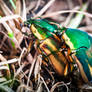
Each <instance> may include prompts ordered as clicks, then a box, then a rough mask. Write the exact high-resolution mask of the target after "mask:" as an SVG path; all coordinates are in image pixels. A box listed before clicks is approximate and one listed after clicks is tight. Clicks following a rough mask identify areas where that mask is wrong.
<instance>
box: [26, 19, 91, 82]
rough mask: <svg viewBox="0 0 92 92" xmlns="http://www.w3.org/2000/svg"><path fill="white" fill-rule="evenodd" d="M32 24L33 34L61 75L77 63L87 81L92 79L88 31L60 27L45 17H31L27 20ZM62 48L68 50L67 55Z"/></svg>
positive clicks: (40, 47) (42, 50)
mask: <svg viewBox="0 0 92 92" xmlns="http://www.w3.org/2000/svg"><path fill="white" fill-rule="evenodd" d="M25 24H26V25H30V29H31V31H32V33H33V35H34V36H35V37H36V38H37V40H39V43H38V44H39V45H38V46H39V49H40V52H42V54H43V53H44V54H45V55H46V56H48V59H49V60H50V62H51V63H52V65H53V66H54V68H55V70H56V71H57V72H58V73H59V74H60V75H67V74H68V72H71V71H72V70H73V64H72V63H71V62H74V63H77V65H78V67H79V69H80V73H81V75H82V77H83V79H84V81H85V82H88V81H92V37H91V36H89V35H88V34H87V33H86V32H84V31H81V30H78V29H71V28H59V27H58V26H57V25H56V23H50V22H49V21H46V20H43V19H30V20H28V21H27V22H25ZM60 48H61V49H65V50H66V51H67V55H66V56H65V55H64V54H63V53H62V52H60Z"/></svg>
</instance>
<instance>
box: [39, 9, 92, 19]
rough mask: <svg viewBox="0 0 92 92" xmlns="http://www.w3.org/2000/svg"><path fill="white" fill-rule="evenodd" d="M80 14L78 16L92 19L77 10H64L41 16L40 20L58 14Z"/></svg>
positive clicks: (89, 15) (87, 14)
mask: <svg viewBox="0 0 92 92" xmlns="http://www.w3.org/2000/svg"><path fill="white" fill-rule="evenodd" d="M72 12H74V13H80V14H84V15H85V16H87V17H91V18H92V14H90V13H88V12H83V11H77V10H64V11H57V12H53V13H50V14H46V15H42V16H41V17H42V18H47V17H52V16H56V15H58V14H64V13H72Z"/></svg>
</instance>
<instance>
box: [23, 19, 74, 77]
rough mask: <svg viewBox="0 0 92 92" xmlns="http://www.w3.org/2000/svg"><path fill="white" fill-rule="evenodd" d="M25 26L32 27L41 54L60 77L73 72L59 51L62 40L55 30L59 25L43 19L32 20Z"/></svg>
mask: <svg viewBox="0 0 92 92" xmlns="http://www.w3.org/2000/svg"><path fill="white" fill-rule="evenodd" d="M24 24H25V25H27V26H29V27H30V29H31V31H32V34H33V36H35V38H36V40H35V43H37V45H38V50H39V52H40V53H41V54H42V55H45V56H47V58H48V60H49V61H50V63H51V64H52V65H53V67H54V69H55V70H56V71H57V72H58V73H59V74H60V75H62V76H66V75H67V74H68V73H69V72H71V71H72V70H73V67H72V65H71V64H69V62H68V60H67V58H66V57H65V55H64V54H63V53H61V51H60V50H59V49H60V48H61V45H60V44H61V39H60V38H59V37H58V36H57V35H56V34H55V32H56V31H55V30H58V27H57V25H55V24H53V23H51V24H50V22H48V21H45V20H43V19H30V20H28V21H27V22H24Z"/></svg>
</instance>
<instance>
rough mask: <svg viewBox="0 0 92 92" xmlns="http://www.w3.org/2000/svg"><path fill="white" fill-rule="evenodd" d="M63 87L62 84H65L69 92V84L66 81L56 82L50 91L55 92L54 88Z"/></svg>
mask: <svg viewBox="0 0 92 92" xmlns="http://www.w3.org/2000/svg"><path fill="white" fill-rule="evenodd" d="M58 86H60V87H62V86H65V87H66V89H67V92H68V86H67V85H66V84H65V83H64V82H57V83H56V84H54V85H53V86H52V88H51V90H50V92H54V90H55V89H56V88H57V87H58Z"/></svg>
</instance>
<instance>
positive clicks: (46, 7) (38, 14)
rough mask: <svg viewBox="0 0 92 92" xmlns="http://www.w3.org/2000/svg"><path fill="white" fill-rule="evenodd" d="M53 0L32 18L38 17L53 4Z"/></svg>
mask: <svg viewBox="0 0 92 92" xmlns="http://www.w3.org/2000/svg"><path fill="white" fill-rule="evenodd" d="M54 2H55V0H50V1H49V2H48V3H47V4H46V5H45V6H44V7H43V8H42V9H41V10H40V12H39V13H37V14H36V15H35V16H34V17H39V16H41V15H42V14H43V13H44V12H45V11H46V10H47V9H48V8H49V7H50V6H51V5H52V3H54Z"/></svg>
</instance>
